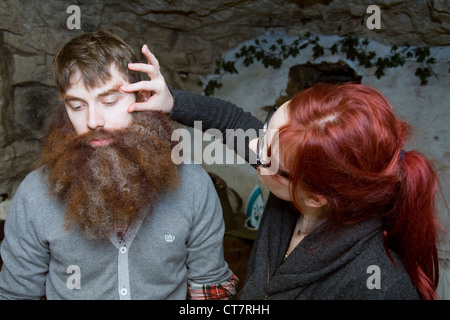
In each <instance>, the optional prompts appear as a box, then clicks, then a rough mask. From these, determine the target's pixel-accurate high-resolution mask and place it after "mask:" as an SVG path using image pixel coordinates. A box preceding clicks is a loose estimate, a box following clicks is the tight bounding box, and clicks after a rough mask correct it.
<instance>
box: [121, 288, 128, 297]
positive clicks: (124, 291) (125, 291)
mask: <svg viewBox="0 0 450 320" xmlns="http://www.w3.org/2000/svg"><path fill="white" fill-rule="evenodd" d="M127 293H128V290H127V288H122V289H121V290H120V294H121V295H123V296H126V295H127Z"/></svg>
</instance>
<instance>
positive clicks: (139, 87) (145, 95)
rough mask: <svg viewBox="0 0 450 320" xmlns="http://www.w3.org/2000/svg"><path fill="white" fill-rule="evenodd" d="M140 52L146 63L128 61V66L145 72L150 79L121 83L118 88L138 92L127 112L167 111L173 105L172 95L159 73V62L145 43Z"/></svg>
mask: <svg viewBox="0 0 450 320" xmlns="http://www.w3.org/2000/svg"><path fill="white" fill-rule="evenodd" d="M142 53H143V54H144V56H145V57H146V58H147V63H130V64H128V68H129V69H130V70H133V71H140V72H144V73H146V74H147V75H148V77H149V78H150V80H144V81H139V82H136V83H132V84H127V85H123V86H122V87H121V88H120V89H121V90H122V91H125V92H129V93H131V92H137V93H138V99H137V101H136V102H135V103H133V104H131V105H130V106H129V107H128V112H134V111H162V112H164V113H169V112H170V110H172V107H173V97H172V94H171V93H170V91H169V88H168V87H167V84H166V81H165V80H164V77H163V76H162V74H161V71H160V68H159V62H158V60H157V59H156V57H155V56H154V55H153V53H151V52H150V50H149V49H148V47H147V45H144V46H142Z"/></svg>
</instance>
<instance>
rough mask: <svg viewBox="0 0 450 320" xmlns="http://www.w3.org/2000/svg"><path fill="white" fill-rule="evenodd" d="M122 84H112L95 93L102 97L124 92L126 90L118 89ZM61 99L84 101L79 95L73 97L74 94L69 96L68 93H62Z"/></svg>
mask: <svg viewBox="0 0 450 320" xmlns="http://www.w3.org/2000/svg"><path fill="white" fill-rule="evenodd" d="M122 85H123V83H119V84H116V85H114V86H113V87H111V88H109V89H106V90H105V91H103V92H101V93H99V94H98V95H97V97H98V98H104V97H107V96H110V95H113V94H126V92H124V91H122V90H120V87H121V86H122ZM63 100H64V101H65V102H70V101H85V100H84V99H83V98H79V97H74V96H70V95H66V94H65V95H64V96H63Z"/></svg>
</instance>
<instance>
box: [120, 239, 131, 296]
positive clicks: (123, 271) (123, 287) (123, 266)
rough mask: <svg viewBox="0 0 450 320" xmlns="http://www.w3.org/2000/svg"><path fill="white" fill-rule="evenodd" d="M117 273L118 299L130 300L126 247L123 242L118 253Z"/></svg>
mask: <svg viewBox="0 0 450 320" xmlns="http://www.w3.org/2000/svg"><path fill="white" fill-rule="evenodd" d="M118 273H119V275H118V276H119V288H118V289H119V298H120V300H130V299H131V297H130V279H129V272H128V248H127V246H126V243H125V242H123V243H122V244H121V246H120V248H119V253H118Z"/></svg>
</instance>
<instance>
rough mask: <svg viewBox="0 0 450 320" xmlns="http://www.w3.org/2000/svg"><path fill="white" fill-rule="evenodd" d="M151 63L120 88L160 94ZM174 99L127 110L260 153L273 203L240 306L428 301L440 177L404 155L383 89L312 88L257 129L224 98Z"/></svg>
mask: <svg viewBox="0 0 450 320" xmlns="http://www.w3.org/2000/svg"><path fill="white" fill-rule="evenodd" d="M148 59H149V63H150V64H152V65H153V66H152V67H151V69H150V68H148V66H147V67H145V66H141V67H139V68H138V69H139V70H138V71H145V72H148V73H149V75H150V77H151V79H152V81H150V82H148V81H143V82H141V83H139V84H136V85H134V86H133V88H124V90H127V89H128V90H131V89H133V90H147V91H149V90H152V91H154V93H155V94H156V95H158V94H159V95H160V97H161V96H167V91H168V89H167V87H165V86H162V85H161V82H162V80H163V78H162V76H161V74H160V73H159V66H158V64H157V61H156V59H155V58H154V57H152V56H148ZM158 79H159V80H158ZM155 80H156V81H155ZM153 81H154V85H155V84H157V83H159V84H158V86H159V87H158V88H155V87H154V85H153V87H152V84H150V83H151V82H153ZM172 94H173V98H174V99H173V101H174V102H173V103H172V99H166V102H164V103H159V104H158V106H156V104H155V103H154V102H152V98H150V100H148V101H146V102H144V103H141V104H140V105H135V106H133V107H132V108H133V109H134V110H156V109H158V110H162V111H165V112H170V116H171V118H172V119H174V120H176V121H178V122H180V123H183V124H185V125H188V126H193V123H194V121H202V129H203V130H207V129H210V128H216V129H219V130H220V131H221V132H222V133H223V142H224V143H226V142H227V141H226V140H227V133H229V132H230V131H227V129H243V130H248V129H256V130H259V137H258V138H256V139H253V140H252V141H250V142H249V145H248V147H247V148H246V150H245V154H244V155H243V156H245V158H246V159H247V160H248V161H250V159H251V155H252V152H251V151H253V152H254V153H255V154H256V158H257V161H256V163H254V167H256V168H257V169H258V176H259V178H260V180H261V181H262V182H263V184H264V185H266V186H267V187H268V188H269V189H270V195H269V198H268V200H267V203H266V207H265V210H264V214H263V217H262V220H261V223H260V225H259V230H258V235H257V239H256V241H255V243H254V246H253V251H252V254H251V257H250V261H249V265H248V270H247V277H246V281H245V284H244V287H243V289H242V291H241V293H240V298H243V299H435V298H436V295H435V289H436V287H437V284H438V279H439V269H438V260H437V259H438V257H437V248H436V242H437V234H436V227H437V225H438V224H437V222H436V217H435V201H434V200H435V199H434V198H435V193H436V189H437V187H438V183H439V182H438V177H437V173H436V170H435V168H434V167H433V164H432V163H431V161H430V160H428V159H427V158H426V157H425V156H424V155H422V154H420V153H419V152H416V151H405V150H403V148H404V145H405V143H406V141H407V139H408V138H409V135H410V128H409V126H408V125H407V124H406V123H405V122H403V121H402V120H400V119H399V118H398V117H396V116H395V114H394V112H393V110H392V107H391V105H390V103H389V101H388V100H387V99H386V98H385V97H384V96H383V95H382V94H381V93H380V92H379V91H377V90H375V89H374V88H371V87H368V86H365V85H361V84H340V85H326V84H317V85H315V86H313V87H311V88H309V89H306V90H304V91H302V92H300V93H298V94H297V95H296V96H295V97H293V98H292V99H291V100H289V101H288V102H286V103H284V104H283V105H282V106H280V107H279V108H274V110H272V112H271V113H270V114H269V115H268V117H267V119H266V121H265V123H261V122H260V121H259V120H258V119H257V118H255V117H253V116H252V115H251V114H250V113H248V112H244V111H243V110H242V109H240V108H238V107H236V106H235V105H233V104H232V103H229V102H226V101H223V100H220V99H215V98H211V97H204V96H200V95H195V94H192V93H188V92H184V91H173V92H172ZM159 100H162V99H159ZM271 132H275V133H277V134H270V133H271ZM233 146H234V147H235V150H236V151H237V150H238V149H239V146H237V145H235V144H234V143H233ZM275 162H276V163H275ZM250 163H251V164H253V163H252V161H250ZM274 164H275V165H274ZM273 167H275V168H277V169H276V170H275V171H274V172H270V170H273Z"/></svg>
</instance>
